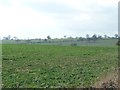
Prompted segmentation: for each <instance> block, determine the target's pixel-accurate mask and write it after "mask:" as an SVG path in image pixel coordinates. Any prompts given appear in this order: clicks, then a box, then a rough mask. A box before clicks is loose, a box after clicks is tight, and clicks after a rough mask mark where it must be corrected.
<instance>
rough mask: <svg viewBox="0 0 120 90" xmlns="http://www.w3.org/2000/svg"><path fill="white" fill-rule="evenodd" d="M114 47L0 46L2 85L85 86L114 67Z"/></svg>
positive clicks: (115, 51)
mask: <svg viewBox="0 0 120 90" xmlns="http://www.w3.org/2000/svg"><path fill="white" fill-rule="evenodd" d="M117 58H118V50H117V46H111V47H110V46H109V47H107V46H106V47H105V46H103V47H100V46H57V45H39V44H37V45H36V44H30V45H29V44H3V45H2V86H3V87H6V88H10V87H20V88H28V87H29V88H41V87H42V88H47V87H50V88H59V87H89V86H92V85H93V84H94V83H95V82H96V80H97V79H98V78H99V77H100V76H101V75H103V74H104V73H106V72H109V71H110V70H112V69H114V68H116V67H117V65H118V64H117V62H118V59H117Z"/></svg>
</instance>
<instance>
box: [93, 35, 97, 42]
mask: <svg viewBox="0 0 120 90" xmlns="http://www.w3.org/2000/svg"><path fill="white" fill-rule="evenodd" d="M92 39H93V41H94V42H96V40H97V35H96V34H94V35H93V36H92Z"/></svg>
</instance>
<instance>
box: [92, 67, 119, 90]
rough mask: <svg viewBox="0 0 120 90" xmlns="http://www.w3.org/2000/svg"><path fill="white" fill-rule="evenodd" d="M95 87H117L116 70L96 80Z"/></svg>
mask: <svg viewBox="0 0 120 90" xmlns="http://www.w3.org/2000/svg"><path fill="white" fill-rule="evenodd" d="M93 87H95V88H118V70H117V69H114V70H113V71H110V72H108V73H106V74H104V75H103V76H102V77H100V78H99V79H97V80H96V82H95V84H94V86H93Z"/></svg>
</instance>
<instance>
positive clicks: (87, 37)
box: [86, 34, 90, 42]
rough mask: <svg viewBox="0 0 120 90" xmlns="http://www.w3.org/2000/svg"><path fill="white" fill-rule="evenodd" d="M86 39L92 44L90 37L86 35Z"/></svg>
mask: <svg viewBox="0 0 120 90" xmlns="http://www.w3.org/2000/svg"><path fill="white" fill-rule="evenodd" d="M86 39H87V40H88V42H90V35H89V34H86Z"/></svg>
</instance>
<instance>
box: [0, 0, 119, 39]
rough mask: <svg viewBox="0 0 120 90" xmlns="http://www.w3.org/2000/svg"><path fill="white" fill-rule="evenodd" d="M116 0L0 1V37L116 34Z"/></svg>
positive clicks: (59, 36)
mask: <svg viewBox="0 0 120 90" xmlns="http://www.w3.org/2000/svg"><path fill="white" fill-rule="evenodd" d="M118 1H119V0H0V37H1V38H2V37H3V36H8V35H11V36H17V37H18V38H23V39H25V38H26V39H27V38H46V37H47V35H50V36H51V37H52V38H55V37H57V38H61V37H64V35H66V36H67V37H69V36H72V37H76V36H78V37H80V36H86V34H89V35H91V36H92V35H93V34H97V35H104V34H107V35H109V36H114V34H116V33H118V25H117V24H118V20H117V19H118Z"/></svg>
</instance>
